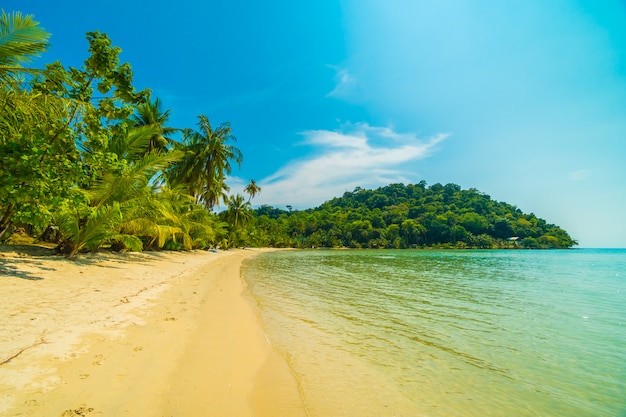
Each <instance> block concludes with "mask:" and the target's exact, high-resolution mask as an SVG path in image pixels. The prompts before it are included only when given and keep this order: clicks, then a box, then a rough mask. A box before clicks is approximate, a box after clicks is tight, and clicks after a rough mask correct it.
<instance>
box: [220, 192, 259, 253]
mask: <svg viewBox="0 0 626 417" xmlns="http://www.w3.org/2000/svg"><path fill="white" fill-rule="evenodd" d="M252 218H253V213H252V210H250V203H249V202H247V201H246V200H245V199H244V197H243V195H241V194H237V195H236V196H234V197H232V198H230V199H229V201H228V209H227V210H226V221H227V222H228V223H229V239H228V240H229V242H230V243H229V244H233V243H235V240H236V236H237V232H238V231H239V229H241V228H243V227H245V226H247V225H248V224H249V223H250V222H251V221H252Z"/></svg>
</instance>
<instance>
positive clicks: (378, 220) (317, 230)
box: [254, 181, 576, 249]
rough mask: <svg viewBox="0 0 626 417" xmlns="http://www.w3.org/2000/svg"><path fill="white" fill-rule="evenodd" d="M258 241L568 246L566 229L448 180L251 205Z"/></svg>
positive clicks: (336, 244) (307, 244) (338, 244)
mask: <svg viewBox="0 0 626 417" xmlns="http://www.w3.org/2000/svg"><path fill="white" fill-rule="evenodd" d="M255 223H256V224H255V227H254V230H255V232H256V234H257V235H256V237H257V241H258V243H259V244H263V243H265V244H267V243H270V244H273V245H275V246H292V247H311V246H322V247H342V246H343V247H352V248H385V247H386V248H411V247H441V248H480V249H492V248H570V247H572V246H574V245H576V241H575V240H573V239H572V238H571V237H570V236H569V235H568V234H567V232H565V231H564V230H563V229H561V228H559V227H558V226H555V225H551V224H547V223H546V221H545V220H543V219H540V218H537V217H536V216H535V215H534V214H532V213H531V214H524V213H522V211H521V210H519V209H518V208H516V207H514V206H511V205H510V204H507V203H502V202H498V201H494V200H492V199H491V197H490V196H488V195H486V194H483V193H481V192H479V191H478V190H476V189H469V190H463V189H461V187H459V186H458V185H456V184H446V185H441V184H434V185H432V186H430V187H427V185H426V183H425V182H424V181H422V182H420V183H419V184H409V185H406V186H405V185H403V184H391V185H389V186H386V187H382V188H379V189H376V190H364V189H362V188H356V189H355V190H354V191H353V192H351V193H350V192H347V193H345V194H344V195H343V196H342V197H340V198H335V199H332V200H330V201H327V202H326V203H324V204H322V205H321V206H320V207H317V208H315V209H310V210H304V211H284V210H279V209H276V208H272V207H268V206H263V207H260V208H259V209H257V210H256V211H255Z"/></svg>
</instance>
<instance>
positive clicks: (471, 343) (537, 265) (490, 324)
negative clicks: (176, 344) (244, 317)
mask: <svg viewBox="0 0 626 417" xmlns="http://www.w3.org/2000/svg"><path fill="white" fill-rule="evenodd" d="M242 274H243V278H244V279H245V281H246V282H247V284H248V291H249V292H250V294H251V295H252V297H253V298H254V300H255V302H256V307H257V309H258V312H259V314H260V316H261V319H262V321H263V325H264V328H265V331H266V333H267V338H268V340H269V342H270V343H271V344H272V347H273V348H274V349H275V350H276V351H278V352H279V353H280V354H281V355H283V356H284V357H285V359H286V360H287V361H288V363H289V365H290V367H291V369H292V372H293V374H294V376H295V378H296V379H297V381H298V384H299V389H300V392H301V395H302V397H303V400H304V403H305V407H306V412H307V415H308V416H311V417H335V416H337V417H339V416H342V417H343V416H350V417H383V416H385V417H386V416H390V417H391V416H396V417H400V416H411V417H419V416H433V417H434V416H437V417H455V416H459V417H461V416H463V417H465V416H481V417H489V416H494V417H495V416H498V417H502V416H515V417H517V416H519V417H524V416H542V417H550V416H555V417H556V416H576V417H587V416H588V417H599V416H600V417H608V416H618V417H626V249H571V250H554V251H552V250H545V251H543V250H536V251H535V250H501V251H498V250H494V251H491V250H476V251H472V250H442V251H438V250H323V249H318V250H293V251H278V252H271V253H265V254H260V255H259V256H256V257H253V258H251V259H249V260H247V261H246V262H245V263H244V266H243V272H242Z"/></svg>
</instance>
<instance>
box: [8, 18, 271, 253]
mask: <svg viewBox="0 0 626 417" xmlns="http://www.w3.org/2000/svg"><path fill="white" fill-rule="evenodd" d="M48 36H49V35H48V34H47V33H46V32H43V31H41V29H40V28H38V24H37V22H34V21H33V20H32V18H31V17H30V16H27V17H26V18H23V17H22V16H21V14H19V13H15V14H13V15H12V16H8V15H6V14H4V12H3V14H2V17H1V18H0V176H1V177H2V178H3V184H2V185H0V240H1V239H2V237H3V235H5V236H8V234H7V233H6V232H7V231H9V230H10V229H11V227H12V226H13V225H14V224H15V223H16V222H19V223H23V224H27V225H31V226H32V227H29V229H30V230H35V231H37V230H40V231H43V230H44V229H45V228H46V227H47V226H49V225H50V224H51V223H52V224H55V225H56V226H57V227H58V230H59V232H60V234H61V243H60V245H59V248H58V249H59V251H61V252H63V253H65V254H67V255H68V256H74V255H76V254H77V253H79V252H82V251H95V250H98V249H100V248H102V247H110V248H111V249H114V250H143V249H158V248H175V249H187V250H189V249H195V248H206V247H209V246H214V245H216V244H218V243H220V242H222V241H225V240H227V239H228V236H229V233H231V232H232V231H233V230H234V229H237V228H238V227H239V226H240V225H243V224H244V223H245V222H244V219H247V218H249V215H248V217H246V213H247V212H245V213H242V214H241V215H240V216H238V217H236V218H235V219H234V224H233V225H230V226H229V225H227V224H226V223H224V222H223V221H222V220H220V219H219V218H218V216H217V215H215V214H212V213H211V212H210V211H209V210H207V209H206V208H205V207H203V206H201V205H199V204H197V201H196V200H195V199H194V198H193V197H198V200H199V201H202V202H204V203H207V206H210V205H211V204H214V203H216V202H218V201H219V200H220V198H222V195H221V194H220V193H223V192H224V191H225V190H227V187H226V185H225V176H226V174H228V173H230V161H231V160H234V161H236V162H237V163H240V162H241V153H240V152H239V150H238V149H236V148H234V147H233V146H232V145H231V144H230V143H228V142H229V141H231V140H234V136H232V134H231V133H230V132H231V131H230V126H229V125H228V124H223V125H220V126H219V127H218V128H217V129H215V130H213V129H212V128H211V126H210V124H209V123H208V118H206V117H205V116H201V117H200V120H201V124H200V128H201V129H200V132H195V131H192V130H190V129H182V130H185V132H186V134H187V136H188V137H189V138H193V140H191V141H189V143H185V144H182V145H180V146H174V143H175V141H174V140H173V139H172V138H171V136H170V135H172V134H174V133H176V132H178V131H180V130H181V129H174V128H171V127H169V126H167V125H166V124H167V120H168V116H169V110H166V111H163V110H162V109H161V104H160V102H159V100H158V99H155V100H154V101H151V100H150V97H149V92H148V91H147V90H144V91H140V92H136V91H135V89H134V87H133V85H132V79H133V73H132V70H131V67H130V65H129V64H127V63H120V61H119V54H120V52H121V49H120V48H118V47H116V46H113V45H112V43H111V41H110V39H109V38H108V37H107V35H106V34H103V33H100V32H89V33H87V41H88V43H89V57H88V58H87V59H86V60H85V62H84V65H83V66H82V67H81V68H65V67H63V65H61V63H60V62H55V63H52V64H48V65H46V67H45V69H43V70H24V73H25V74H30V79H26V78H22V79H19V80H18V79H17V78H15V77H7V76H6V74H13V73H14V72H15V71H16V69H15V68H13V67H11V68H9V67H8V66H9V65H17V64H19V63H23V62H26V61H27V60H28V58H30V57H31V56H33V55H36V54H38V53H39V52H41V51H43V50H44V49H45V47H46V46H47V38H48ZM21 70H22V69H21V68H20V71H21ZM196 144H200V145H199V146H195V147H194V146H192V145H196ZM202 146H204V148H202ZM198 147H200V150H198V149H197V148H198ZM173 148H176V149H173ZM197 157H200V158H203V159H201V162H202V164H201V169H202V170H203V171H202V172H201V173H200V175H212V177H211V181H206V178H204V177H202V178H201V181H200V182H199V183H198V182H197V181H196V182H194V183H193V187H196V186H199V187H200V188H193V190H192V191H193V192H194V193H192V194H194V195H193V197H190V196H189V187H188V185H189V184H188V183H185V181H180V182H181V183H183V184H184V185H186V186H187V187H177V186H176V184H175V183H174V182H173V181H168V180H169V179H170V178H167V177H166V176H165V175H164V174H165V173H172V172H178V170H180V168H181V167H182V168H183V171H184V170H185V169H187V168H188V167H189V166H191V165H193V164H192V163H191V161H193V160H194V158H197ZM191 171H193V170H191ZM184 172H185V173H189V171H184ZM191 173H192V174H195V172H191ZM184 179H185V180H187V178H184ZM196 191H197V192H198V195H196V194H195V192H196ZM252 191H253V192H254V193H256V192H258V191H259V190H257V189H255V190H252ZM208 203H211V204H208ZM246 204H248V203H246Z"/></svg>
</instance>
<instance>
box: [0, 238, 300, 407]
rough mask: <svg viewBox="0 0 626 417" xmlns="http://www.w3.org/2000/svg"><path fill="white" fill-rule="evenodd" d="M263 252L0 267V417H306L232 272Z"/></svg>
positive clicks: (47, 260)
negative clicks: (1, 296) (0, 323)
mask: <svg viewBox="0 0 626 417" xmlns="http://www.w3.org/2000/svg"><path fill="white" fill-rule="evenodd" d="M273 250H274V249H246V250H232V251H222V252H219V253H211V252H204V251H197V252H185V253H180V252H156V253H150V252H146V253H127V254H96V255H84V256H81V257H79V258H78V259H77V260H75V261H68V260H66V259H65V258H61V257H49V256H28V257H24V256H22V255H17V256H12V255H11V254H9V255H7V254H4V256H2V257H0V290H2V292H3V294H4V300H3V303H2V305H0V314H2V316H3V317H4V325H3V326H2V328H0V414H2V415H7V416H27V415H28V416H63V417H66V416H87V415H93V416H96V415H102V416H108V415H119V416H126V415H128V416H131V415H132V416H136V415H141V416H162V415H172V416H205V415H228V416H235V417H236V416H252V415H254V416H258V417H269V416H281V415H284V416H300V415H301V416H306V415H307V412H306V409H305V406H304V403H303V400H302V397H301V396H300V389H299V386H298V383H297V380H296V378H295V376H294V375H293V373H292V371H291V368H290V367H289V365H288V363H287V361H286V359H285V358H283V357H282V356H281V355H280V354H279V353H277V352H276V351H274V350H273V349H272V347H271V345H270V343H269V340H268V339H267V335H266V334H265V332H264V330H263V327H262V323H261V321H260V318H259V316H258V314H257V312H256V311H255V306H254V300H253V298H252V297H251V296H250V295H249V293H248V290H247V286H246V284H245V282H244V280H243V277H242V276H241V264H242V261H243V260H244V259H246V258H249V257H251V256H255V255H257V254H259V253H264V252H268V251H273Z"/></svg>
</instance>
